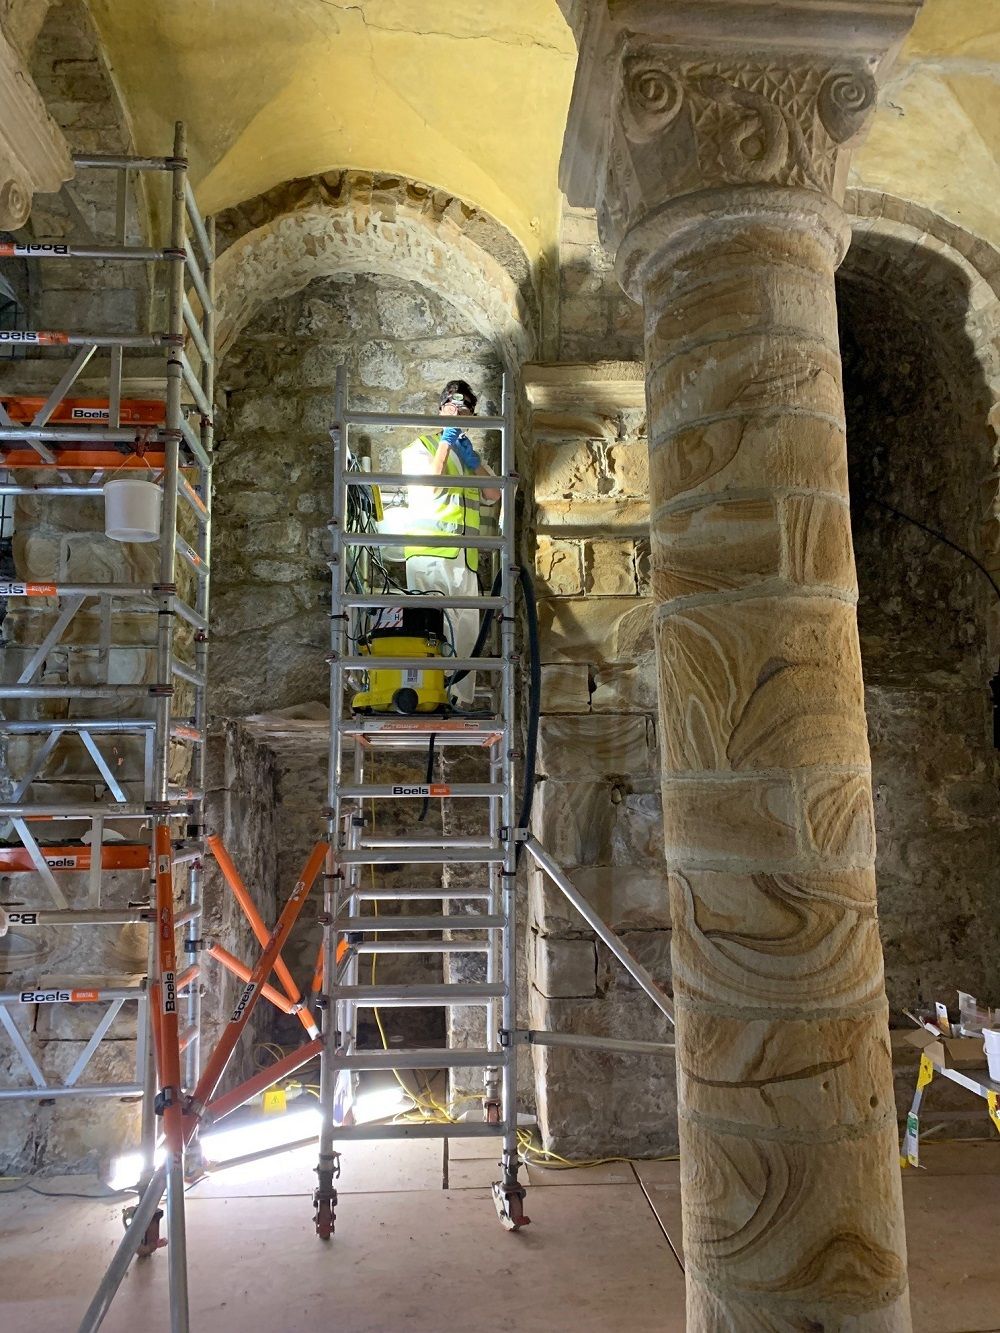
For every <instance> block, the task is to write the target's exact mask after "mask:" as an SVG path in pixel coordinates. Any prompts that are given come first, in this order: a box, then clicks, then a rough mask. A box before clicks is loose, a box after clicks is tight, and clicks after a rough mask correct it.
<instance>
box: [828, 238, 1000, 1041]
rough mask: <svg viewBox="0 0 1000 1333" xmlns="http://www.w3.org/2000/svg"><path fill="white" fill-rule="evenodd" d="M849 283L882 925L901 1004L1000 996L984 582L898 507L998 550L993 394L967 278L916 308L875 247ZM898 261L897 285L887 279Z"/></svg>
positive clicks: (894, 253)
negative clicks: (975, 338)
mask: <svg viewBox="0 0 1000 1333" xmlns="http://www.w3.org/2000/svg"><path fill="white" fill-rule="evenodd" d="M855 244H856V246H857V250H856V251H854V252H853V253H852V255H851V256H850V257H849V259H848V261H847V265H846V266H845V274H844V277H843V279H842V281H841V284H840V316H841V338H842V345H843V352H844V376H845V389H846V401H847V412H848V447H849V458H850V467H851V505H852V525H853V530H854V542H855V551H856V558H857V566H858V581H859V588H860V600H859V608H858V617H859V625H860V631H861V648H862V659H863V663H864V673H865V684H866V708H867V713H868V728H869V737H870V741H871V749H872V765H873V778H874V795H875V814H876V833H877V845H878V865H877V869H878V891H879V915H880V920H881V924H882V938H883V946H884V949H885V954H886V979H887V987H888V992H889V999H890V1005H891V1007H892V1009H893V1011H894V1013H895V1014H896V1016H897V1017H898V1019H899V1020H900V1021H905V1020H904V1019H903V1018H902V1010H903V1009H906V1008H913V1007H914V1006H918V1005H926V1004H928V1003H930V1002H931V1001H933V1000H935V999H942V1000H946V1001H948V1002H949V1003H952V1004H954V1003H955V991H956V990H957V989H959V988H961V989H963V990H970V991H973V992H975V993H978V994H981V995H984V996H988V997H991V998H994V1000H995V998H996V997H998V996H1000V962H998V958H1000V911H998V909H997V907H996V901H995V897H996V896H995V893H994V887H993V874H992V868H993V867H994V866H995V865H996V864H997V859H998V854H1000V825H998V822H997V808H998V796H1000V790H998V765H997V753H996V751H995V750H994V748H993V743H992V719H991V709H990V696H989V689H988V681H989V677H990V676H991V675H992V674H993V671H994V670H995V665H996V664H995V662H991V661H990V660H988V658H987V651H986V650H987V635H986V624H987V613H988V609H989V605H990V603H991V601H992V600H994V595H993V594H992V592H991V590H990V588H989V585H988V583H987V582H986V580H985V579H984V578H983V576H982V574H981V573H980V572H979V571H978V570H976V569H975V568H974V567H973V566H972V565H971V564H970V563H969V562H968V561H966V560H964V559H963V558H962V557H961V556H960V555H958V554H957V553H956V552H954V551H952V550H950V549H949V548H947V547H946V546H944V545H943V544H942V543H941V542H939V541H936V540H935V539H934V538H932V537H930V536H929V535H927V534H925V533H923V532H921V531H919V530H917V529H916V528H914V527H913V526H912V525H910V524H908V523H906V522H905V521H902V520H900V519H899V518H898V517H896V516H894V515H893V514H891V513H889V512H887V511H885V510H884V509H882V508H881V507H880V505H879V503H878V502H879V501H885V502H888V503H889V504H891V505H893V506H895V507H896V508H897V509H899V510H901V511H903V512H905V513H907V514H910V515H912V516H913V517H914V518H916V519H918V520H920V521H921V522H923V523H926V524H928V525H930V526H931V527H933V528H936V529H937V530H939V531H940V532H942V533H944V534H945V535H946V536H948V537H949V538H951V540H953V541H955V542H957V543H958V544H959V545H961V546H963V547H965V548H966V549H967V550H970V551H972V552H973V553H974V554H977V555H979V556H980V558H982V547H981V545H980V535H981V533H982V530H983V528H982V520H983V517H984V515H983V503H984V499H983V497H984V495H985V493H986V491H987V489H988V479H989V478H990V476H991V474H992V472H993V468H994V465H995V464H994V456H993V449H994V444H995V442H994V440H993V437H992V432H991V431H990V429H989V427H988V425H987V418H988V414H989V411H990V406H991V397H990V393H989V390H988V386H987V384H986V383H985V380H984V377H983V372H982V369H981V367H980V364H979V362H978V360H977V359H976V357H975V355H974V353H973V347H972V345H971V342H970V339H969V337H968V335H967V334H966V333H965V331H964V329H963V328H962V327H960V326H959V325H958V323H957V321H956V320H955V319H954V318H952V317H950V316H949V315H947V314H945V313H944V312H945V311H947V310H949V309H950V308H951V305H952V304H953V303H952V301H951V300H950V299H949V298H950V295H951V293H950V292H949V290H948V289H949V288H955V287H956V286H957V287H958V289H959V292H961V291H962V290H963V288H964V286H965V284H964V282H963V280H962V278H961V275H960V274H959V273H958V272H957V271H956V270H955V269H954V268H953V266H951V265H950V264H949V263H948V261H947V260H945V259H943V258H942V257H940V256H937V255H934V254H933V253H931V254H930V256H928V257H927V259H926V260H925V263H928V262H929V263H930V267H929V268H927V269H926V272H925V284H924V286H923V287H922V288H917V289H914V290H913V291H912V292H911V294H910V295H909V296H908V297H906V298H903V297H901V296H900V295H898V294H897V292H896V289H895V287H894V285H893V283H892V274H893V270H892V267H891V265H892V261H893V259H894V258H902V257H903V256H905V254H906V251H905V250H904V248H903V247H902V246H901V245H899V244H897V243H893V242H892V241H887V240H883V241H882V242H878V241H876V240H875V239H874V238H868V239H867V240H866V241H862V242H861V243H860V244H859V242H858V241H856V242H855ZM873 261H881V263H882V265H883V272H884V273H885V274H886V276H884V277H883V279H882V280H881V281H878V280H873V279H872V277H871V276H869V275H870V272H871V268H872V264H873Z"/></svg>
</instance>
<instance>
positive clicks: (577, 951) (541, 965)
mask: <svg viewBox="0 0 1000 1333" xmlns="http://www.w3.org/2000/svg"><path fill="white" fill-rule="evenodd" d="M532 982H533V984H534V986H535V987H536V989H537V990H538V991H539V992H540V993H541V994H542V995H544V996H546V997H553V996H558V997H567V998H568V997H571V996H575V995H580V996H587V995H593V994H594V992H595V990H596V985H597V983H596V955H595V952H594V943H593V941H592V940H558V939H552V938H551V937H549V936H546V935H536V936H535V966H534V972H533V975H532Z"/></svg>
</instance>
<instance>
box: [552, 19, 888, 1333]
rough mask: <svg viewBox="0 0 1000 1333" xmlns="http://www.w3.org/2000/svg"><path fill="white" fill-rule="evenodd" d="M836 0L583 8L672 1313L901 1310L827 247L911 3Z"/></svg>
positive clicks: (844, 234)
mask: <svg viewBox="0 0 1000 1333" xmlns="http://www.w3.org/2000/svg"><path fill="white" fill-rule="evenodd" d="M831 8H832V7H830V6H827V5H824V4H822V3H815V4H809V3H801V2H800V3H794V4H793V3H789V4H774V5H771V6H766V7H765V6H753V7H751V6H746V5H743V4H738V3H729V4H727V3H717V4H711V5H691V4H687V3H683V2H682V0H677V2H676V3H665V4H659V5H656V6H652V5H649V4H642V3H638V2H636V3H629V2H628V0H626V2H625V3H619V4H614V5H609V6H607V7H605V6H604V5H600V6H595V7H593V9H592V11H591V19H590V20H589V26H588V27H587V29H586V30H585V31H584V33H583V34H582V36H581V62H580V68H579V72H578V78H577V89H576V92H575V94H574V103H573V108H572V110H571V116H570V127H569V132H568V138H567V147H566V151H565V154H564V185H565V188H566V190H567V193H568V194H569V197H570V202H571V203H572V204H576V205H583V204H586V203H587V202H596V204H597V207H598V212H599V217H600V221H601V227H602V238H603V240H604V242H605V244H606V245H607V246H608V247H609V248H611V249H612V250H614V251H615V252H616V253H617V264H618V271H619V277H620V279H621V281H622V284H623V286H624V287H625V289H626V291H628V292H629V294H630V295H631V296H632V297H633V299H635V300H637V301H640V302H641V303H642V305H643V308H644V314H645V345H646V374H647V380H646V397H647V405H648V410H649V450H650V503H651V519H650V527H651V538H652V580H653V599H654V602H655V603H656V606H657V623H656V636H657V652H658V659H659V710H660V726H661V773H662V794H663V808H664V826H665V838H666V860H667V869H668V872H669V877H670V913H671V920H672V925H673V940H672V967H673V981H674V994H675V999H676V1006H677V1014H678V1026H677V1078H678V1105H679V1117H680V1141H681V1152H682V1163H683V1165H682V1196H683V1212H684V1244H685V1257H686V1266H687V1281H688V1326H689V1328H690V1329H691V1330H692V1333H715V1331H716V1330H717V1331H718V1333H723V1330H725V1331H726V1333H730V1331H731V1333H752V1331H754V1330H760V1333H764V1331H765V1330H766V1331H767V1333H778V1330H782V1331H784V1330H789V1333H790V1331H791V1330H793V1329H806V1328H812V1329H817V1330H819V1329H830V1330H833V1329H838V1330H847V1329H850V1330H854V1331H855V1333H875V1331H876V1330H878V1333H890V1331H891V1333H903V1331H905V1330H908V1329H909V1328H910V1315H909V1298H908V1294H907V1281H906V1251H905V1240H904V1234H903V1221H902V1204H901V1196H900V1181H899V1168H898V1164H897V1147H896V1127H895V1115H894V1106H893V1095H892V1073H891V1060H890V1050H889V1040H888V1030H887V1019H888V1014H887V1006H886V999H885V987H884V980H883V970H882V956H881V948H880V944H879V937H878V925H877V918H876V905H875V877H874V854H875V844H874V827H873V818H872V799H871V781H870V760H869V753H868V741H867V735H866V727H865V714H864V696H863V689H862V678H861V659H860V653H859V647H858V637H857V624H856V610H855V604H856V582H855V571H854V558H853V551H852V546H851V531H850V519H849V510H848V494H847V452H846V444H845V433H844V415H843V395H842V389H841V378H840V354H839V349H838V341H837V319H836V307H835V303H834V272H835V270H836V267H837V265H838V264H839V263H840V261H841V259H842V258H843V256H844V253H845V252H846V249H847V245H848V243H849V239H850V232H849V228H848V226H847V223H846V221H845V218H844V215H843V213H842V211H841V208H840V205H839V203H838V202H837V201H838V198H842V192H843V181H844V176H845V173H846V168H847V152H846V150H847V149H848V148H849V147H850V145H851V144H852V142H854V141H855V140H856V138H857V136H858V135H859V133H860V131H861V130H862V128H863V126H864V123H865V121H866V119H867V115H868V113H869V111H870V109H871V108H872V107H873V106H874V102H875V98H876V89H877V77H878V74H879V72H880V64H884V60H885V56H886V53H887V52H890V51H891V49H892V47H893V46H894V44H895V43H896V42H898V40H899V39H900V38H901V36H902V34H903V33H904V32H905V30H906V27H907V24H908V22H909V21H910V19H912V15H913V12H914V6H913V5H908V4H903V3H899V4H890V5H865V4H861V3H857V4H849V5H846V6H845V5H840V6H838V7H837V15H836V16H835V17H833V16H831V14H830V9H831ZM847 10H850V11H851V12H850V14H848V13H847V12H846V11H847ZM792 32H794V34H795V35H794V38H791V39H790V38H789V34H790V33H792ZM779 35H780V43H779V41H778V37H779ZM790 47H791V48H792V49H790ZM748 51H753V52H754V53H755V54H754V55H753V56H747V55H746V54H745V53H746V52H748ZM609 109H610V113H609ZM595 155H596V158H597V161H598V162H599V164H600V165H599V168H598V172H597V185H596V191H597V194H596V199H595V198H594V197H593V191H594V159H595ZM588 159H589V173H588V171H587V164H588ZM588 192H589V195H590V197H589V198H588Z"/></svg>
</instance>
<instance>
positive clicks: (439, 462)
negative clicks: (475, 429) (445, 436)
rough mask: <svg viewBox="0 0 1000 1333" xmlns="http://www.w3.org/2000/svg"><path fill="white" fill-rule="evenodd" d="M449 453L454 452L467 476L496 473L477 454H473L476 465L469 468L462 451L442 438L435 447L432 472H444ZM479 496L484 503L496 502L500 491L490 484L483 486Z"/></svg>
mask: <svg viewBox="0 0 1000 1333" xmlns="http://www.w3.org/2000/svg"><path fill="white" fill-rule="evenodd" d="M449 453H454V455H455V457H456V459H457V460H458V462H459V463H460V464H461V465H462V467H463V468H465V471H466V474H467V475H469V476H473V477H492V476H495V475H496V474H495V473H494V472H493V471H492V469H490V468H488V467H487V466H486V464H485V463H484V462H483V461H482V459H480V458H479V455H478V454H475V457H476V459H477V460H478V461H477V464H476V466H475V467H474V468H470V467H469V465H468V463H467V462H466V461H465V459H464V458H463V457H462V452H461V451H460V450H458V449H454V448H453V446H452V445H451V444H449V443H448V441H447V440H442V441H441V443H440V444H439V445H438V447H437V453H436V454H435V455H434V472H435V473H436V474H437V475H438V476H442V475H443V474H444V471H445V468H446V467H447V466H448V454H449ZM479 498H480V499H481V500H482V501H483V502H484V503H485V504H490V505H492V504H496V503H497V501H498V500H499V499H500V492H499V491H498V490H494V489H493V487H492V486H491V487H489V488H488V489H487V488H486V487H484V488H483V489H482V490H481V491H480V492H479Z"/></svg>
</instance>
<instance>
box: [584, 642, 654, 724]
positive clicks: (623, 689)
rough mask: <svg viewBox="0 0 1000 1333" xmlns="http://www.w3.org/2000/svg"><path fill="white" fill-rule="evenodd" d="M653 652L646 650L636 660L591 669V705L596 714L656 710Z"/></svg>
mask: <svg viewBox="0 0 1000 1333" xmlns="http://www.w3.org/2000/svg"><path fill="white" fill-rule="evenodd" d="M656 676H657V666H656V655H655V653H646V654H645V655H644V656H642V657H640V658H639V659H638V660H637V661H636V662H635V663H629V664H627V665H624V664H621V663H616V664H614V665H612V666H599V667H595V669H594V692H593V694H592V695H591V696H590V705H591V708H592V709H593V711H594V712H595V713H630V712H635V711H636V710H642V711H643V712H647V713H654V714H655V712H656V707H657V700H656V688H657V686H656Z"/></svg>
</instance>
